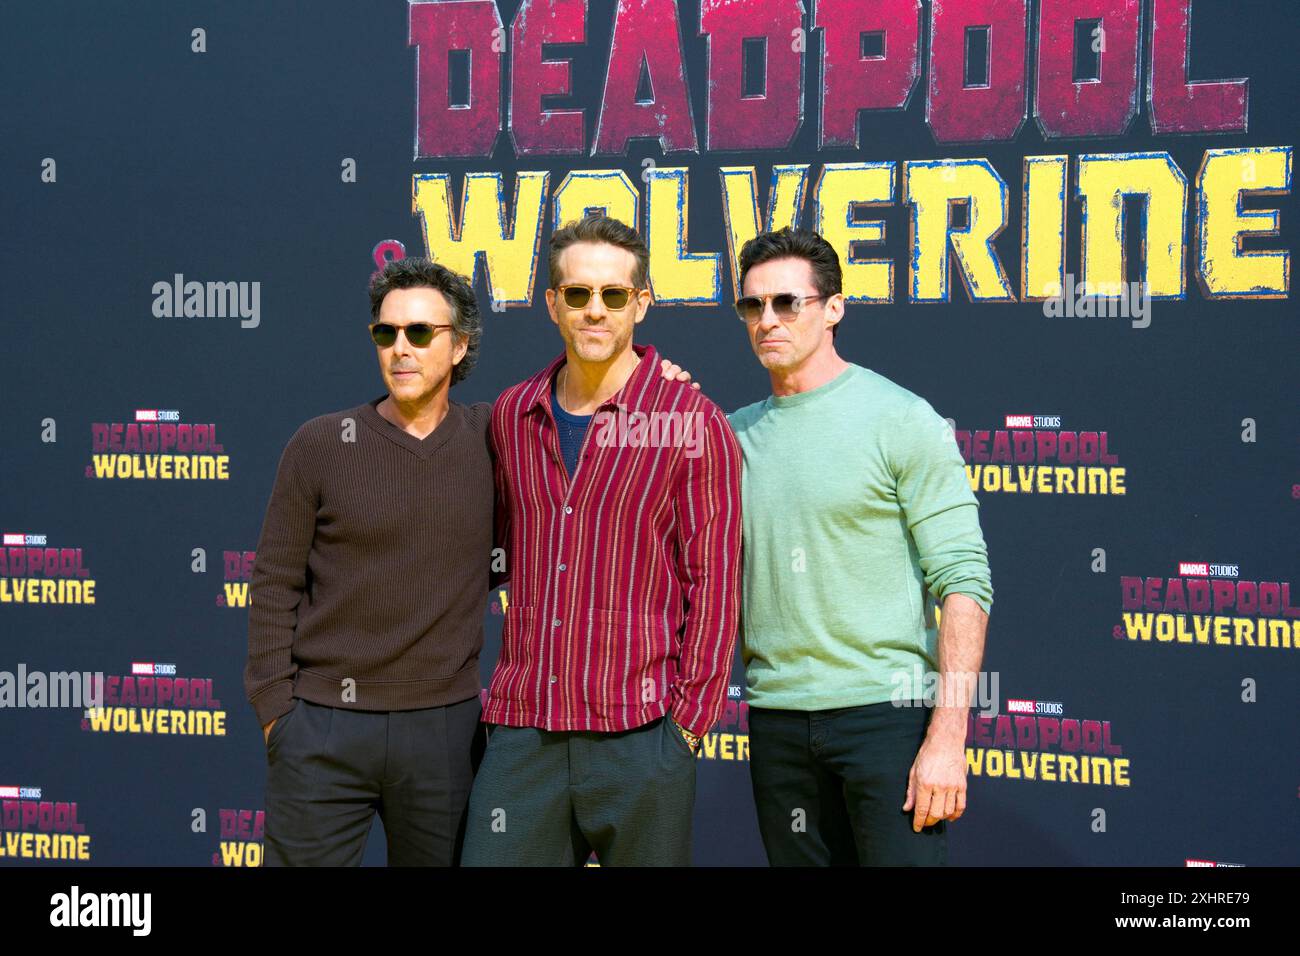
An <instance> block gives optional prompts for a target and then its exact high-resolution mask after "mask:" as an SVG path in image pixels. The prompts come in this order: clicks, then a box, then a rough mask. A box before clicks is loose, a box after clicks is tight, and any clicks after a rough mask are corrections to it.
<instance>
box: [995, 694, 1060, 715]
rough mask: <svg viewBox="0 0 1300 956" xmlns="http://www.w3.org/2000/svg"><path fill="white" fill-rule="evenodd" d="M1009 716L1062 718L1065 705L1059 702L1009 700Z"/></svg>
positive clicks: (1009, 698) (1010, 698) (1012, 698)
mask: <svg viewBox="0 0 1300 956" xmlns="http://www.w3.org/2000/svg"><path fill="white" fill-rule="evenodd" d="M1007 713H1008V714H1053V715H1054V716H1057V717H1059V716H1061V715H1062V714H1064V713H1065V705H1064V704H1063V703H1061V702H1060V701H1059V700H1021V699H1018V698H1014V697H1008V698H1007Z"/></svg>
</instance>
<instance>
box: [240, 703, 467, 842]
mask: <svg viewBox="0 0 1300 956" xmlns="http://www.w3.org/2000/svg"><path fill="white" fill-rule="evenodd" d="M479 713H480V708H479V699H478V697H471V698H469V699H468V700H464V701H461V702H460V703H458V704H449V705H447V706H445V707H430V708H427V709H424V710H395V711H386V712H373V711H358V710H346V709H343V708H339V707H326V706H323V705H321V704H313V703H311V702H310V701H306V700H302V699H300V698H299V699H296V700H295V701H294V706H293V709H292V710H291V711H289V713H287V714H285V715H284V716H283V717H281V718H280V719H278V720H277V721H276V722H275V725H274V726H273V727H272V728H271V736H270V739H269V740H268V741H267V750H266V759H267V772H266V834H265V846H264V850H265V855H264V858H263V859H264V865H266V866H359V865H360V863H361V856H362V853H363V851H364V850H365V846H366V837H367V836H368V835H369V833H370V827H371V825H372V824H373V822H374V816H375V814H376V813H378V814H379V816H380V819H381V820H383V823H384V833H385V834H386V835H387V837H388V865H389V866H452V865H455V864H456V863H457V862H458V859H459V855H460V848H461V844H462V842H463V840H464V829H465V808H466V806H467V804H468V802H469V794H470V788H471V786H472V785H473V780H474V770H475V767H476V766H477V762H478V759H479V757H480V756H481V754H482V746H483V744H482V741H483V730H482V726H481V725H480V724H479Z"/></svg>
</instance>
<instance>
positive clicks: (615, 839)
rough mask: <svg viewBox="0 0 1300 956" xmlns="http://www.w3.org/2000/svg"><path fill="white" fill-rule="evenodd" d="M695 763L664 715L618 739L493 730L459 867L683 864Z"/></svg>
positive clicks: (688, 846) (688, 837) (688, 858)
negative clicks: (591, 859)
mask: <svg viewBox="0 0 1300 956" xmlns="http://www.w3.org/2000/svg"><path fill="white" fill-rule="evenodd" d="M696 763H697V757H696V755H695V754H694V753H692V751H691V748H690V745H689V744H687V743H686V740H685V739H684V738H683V737H682V735H681V732H680V731H679V730H678V729H677V728H676V727H675V726H674V725H673V723H672V721H671V720H669V719H668V718H667V717H663V718H661V719H659V720H656V721H653V722H651V723H649V724H646V725H645V726H643V727H637V728H635V729H634V730H625V731H622V732H620V733H595V732H589V731H547V730H542V729H540V728H537V727H505V726H500V725H494V726H493V728H492V735H491V738H490V740H489V741H488V747H487V754H486V755H485V756H484V758H483V766H482V768H481V769H480V770H479V774H478V778H477V779H476V780H475V781H474V794H473V797H472V798H471V799H470V811H469V825H468V832H467V833H466V836H465V858H464V865H465V866H582V865H583V864H584V863H586V862H587V858H588V857H589V856H590V855H591V853H592V851H593V850H594V851H595V853H596V858H597V859H598V860H599V861H600V864H601V866H690V864H691V826H692V820H691V815H692V811H693V809H694V806H695V768H696Z"/></svg>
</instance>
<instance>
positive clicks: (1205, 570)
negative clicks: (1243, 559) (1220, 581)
mask: <svg viewBox="0 0 1300 956" xmlns="http://www.w3.org/2000/svg"><path fill="white" fill-rule="evenodd" d="M1238 573H1239V572H1238V566H1237V565H1235V564H1207V563H1206V562H1204V561H1179V562H1178V576H1179V577H1184V578H1235V577H1237V576H1238Z"/></svg>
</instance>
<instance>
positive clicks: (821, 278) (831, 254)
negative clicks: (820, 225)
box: [740, 226, 844, 338]
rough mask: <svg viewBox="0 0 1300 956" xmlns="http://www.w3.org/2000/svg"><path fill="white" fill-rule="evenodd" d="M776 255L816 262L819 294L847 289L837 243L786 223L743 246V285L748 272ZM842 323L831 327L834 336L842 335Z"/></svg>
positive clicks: (761, 234)
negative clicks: (792, 227)
mask: <svg viewBox="0 0 1300 956" xmlns="http://www.w3.org/2000/svg"><path fill="white" fill-rule="evenodd" d="M773 259H803V260H805V261H806V262H807V263H808V264H809V265H810V266H812V274H813V285H814V286H816V287H817V294H818V295H838V294H839V293H840V292H841V291H843V282H844V274H843V272H842V271H841V269H840V256H839V253H837V252H836V251H835V247H834V246H832V245H831V244H830V243H829V242H827V241H826V240H825V239H823V238H822V236H821V233H819V232H813V231H812V230H811V229H791V228H790V227H789V226H786V227H785V228H783V229H778V230H777V231H776V232H761V233H759V234H758V235H757V236H755V237H754V238H753V239H751V240H749V242H747V243H745V244H744V245H743V246H742V247H741V249H740V286H741V288H744V286H745V275H746V274H747V273H748V272H749V270H750V269H752V268H754V266H757V265H761V264H762V263H764V262H771V261H772V260H773ZM839 331H840V327H839V323H836V324H835V325H834V326H833V327H832V328H831V337H832V338H833V337H834V336H836V335H838V334H839Z"/></svg>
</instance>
